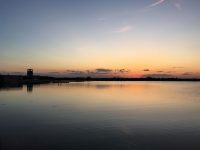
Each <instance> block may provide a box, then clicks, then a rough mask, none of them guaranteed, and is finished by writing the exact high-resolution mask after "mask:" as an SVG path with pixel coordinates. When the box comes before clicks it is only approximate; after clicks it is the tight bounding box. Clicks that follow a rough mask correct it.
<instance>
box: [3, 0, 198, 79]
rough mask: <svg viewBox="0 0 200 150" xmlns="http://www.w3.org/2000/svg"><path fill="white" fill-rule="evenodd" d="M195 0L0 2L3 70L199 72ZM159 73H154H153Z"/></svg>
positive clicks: (32, 0)
mask: <svg viewBox="0 0 200 150" xmlns="http://www.w3.org/2000/svg"><path fill="white" fill-rule="evenodd" d="M199 7H200V1H198V0H123V1H122V0H101V1H99V0H0V64H1V67H0V71H1V72H17V71H19V72H24V71H25V69H26V68H28V67H33V68H34V69H35V70H37V71H38V72H43V73H48V72H64V71H66V70H68V69H70V70H78V71H85V70H93V71H94V70H95V69H99V68H100V69H111V70H115V69H118V70H119V69H127V70H131V73H129V76H130V75H133V76H137V75H138V74H141V75H143V74H145V73H146V72H145V73H144V72H143V71H142V70H144V69H145V68H148V69H150V70H155V71H158V70H164V71H166V72H169V71H171V69H170V68H173V67H176V66H179V67H180V66H181V67H184V69H182V71H180V70H176V71H175V72H176V74H184V73H186V72H191V74H195V75H199V72H200V69H199V68H198V67H197V66H198V65H200V61H199V56H200V50H199V48H200V44H199V43H200V41H199V40H200V29H199V26H200V13H199V10H200V9H199ZM153 74H154V73H153Z"/></svg>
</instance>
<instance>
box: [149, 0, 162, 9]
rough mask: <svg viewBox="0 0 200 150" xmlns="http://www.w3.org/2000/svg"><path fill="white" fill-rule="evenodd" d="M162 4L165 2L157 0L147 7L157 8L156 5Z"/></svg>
mask: <svg viewBox="0 0 200 150" xmlns="http://www.w3.org/2000/svg"><path fill="white" fill-rule="evenodd" d="M163 2H165V0H158V1H157V2H154V3H152V4H150V5H149V6H148V7H149V8H151V7H155V6H157V5H160V4H162V3H163Z"/></svg>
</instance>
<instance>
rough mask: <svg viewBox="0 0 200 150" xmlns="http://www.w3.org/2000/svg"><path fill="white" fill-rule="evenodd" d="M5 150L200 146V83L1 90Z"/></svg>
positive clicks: (0, 135)
mask: <svg viewBox="0 0 200 150" xmlns="http://www.w3.org/2000/svg"><path fill="white" fill-rule="evenodd" d="M0 149H1V150H67V149H69V150H165V149H166V150H177V149H181V150H199V149H200V83H198V82H85V83H69V84H61V85H58V84H48V85H37V86H33V87H32V86H30V85H29V86H28V87H26V86H23V87H21V88H12V89H10V88H6V89H0Z"/></svg>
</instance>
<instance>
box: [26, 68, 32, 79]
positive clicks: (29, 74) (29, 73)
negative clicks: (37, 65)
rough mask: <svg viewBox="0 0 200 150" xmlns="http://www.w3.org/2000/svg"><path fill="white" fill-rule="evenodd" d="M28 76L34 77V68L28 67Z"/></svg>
mask: <svg viewBox="0 0 200 150" xmlns="http://www.w3.org/2000/svg"><path fill="white" fill-rule="evenodd" d="M27 77H28V78H33V69H27Z"/></svg>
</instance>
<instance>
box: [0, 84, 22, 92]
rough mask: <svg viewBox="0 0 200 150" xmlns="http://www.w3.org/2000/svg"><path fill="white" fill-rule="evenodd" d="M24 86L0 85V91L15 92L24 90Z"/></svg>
mask: <svg viewBox="0 0 200 150" xmlns="http://www.w3.org/2000/svg"><path fill="white" fill-rule="evenodd" d="M22 89H23V85H22V84H7V85H0V91H14V90H22Z"/></svg>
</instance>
